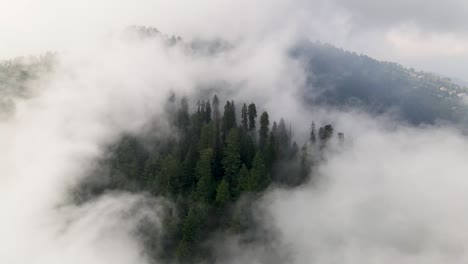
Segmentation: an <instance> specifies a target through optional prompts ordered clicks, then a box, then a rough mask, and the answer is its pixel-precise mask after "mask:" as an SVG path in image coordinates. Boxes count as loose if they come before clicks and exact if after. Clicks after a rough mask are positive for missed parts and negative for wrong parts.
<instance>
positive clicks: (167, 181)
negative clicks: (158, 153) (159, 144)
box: [160, 154, 183, 194]
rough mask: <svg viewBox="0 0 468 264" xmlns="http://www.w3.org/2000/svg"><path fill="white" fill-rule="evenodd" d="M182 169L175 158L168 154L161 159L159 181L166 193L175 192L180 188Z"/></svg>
mask: <svg viewBox="0 0 468 264" xmlns="http://www.w3.org/2000/svg"><path fill="white" fill-rule="evenodd" d="M182 172H183V171H182V170H181V166H180V164H179V162H178V161H177V159H175V158H174V156H172V155H170V154H169V155H168V156H167V157H166V158H164V159H163V161H162V164H161V181H160V185H161V186H163V190H164V191H165V192H166V193H170V194H176V193H178V191H179V190H180V189H181V187H182V185H183V182H182V180H181V178H182V175H183V174H182Z"/></svg>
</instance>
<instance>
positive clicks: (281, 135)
mask: <svg viewBox="0 0 468 264" xmlns="http://www.w3.org/2000/svg"><path fill="white" fill-rule="evenodd" d="M289 142H290V140H289V135H288V131H287V129H286V123H285V122H284V120H283V118H281V120H280V123H279V126H278V145H279V152H280V154H281V157H282V158H284V157H286V155H287V153H288V152H289Z"/></svg>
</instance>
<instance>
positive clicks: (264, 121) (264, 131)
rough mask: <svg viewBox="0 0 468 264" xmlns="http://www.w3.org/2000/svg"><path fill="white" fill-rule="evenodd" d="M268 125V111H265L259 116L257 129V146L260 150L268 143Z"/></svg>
mask: <svg viewBox="0 0 468 264" xmlns="http://www.w3.org/2000/svg"><path fill="white" fill-rule="evenodd" d="M269 125H270V121H269V120H268V113H267V112H266V111H265V112H263V113H262V115H261V116H260V129H259V131H258V136H259V139H258V146H259V149H260V150H262V151H264V150H265V147H266V145H267V143H268V132H269V130H270V128H269Z"/></svg>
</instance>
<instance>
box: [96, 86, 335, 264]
mask: <svg viewBox="0 0 468 264" xmlns="http://www.w3.org/2000/svg"><path fill="white" fill-rule="evenodd" d="M169 104H173V105H175V104H180V105H179V106H178V107H176V108H175V107H174V108H175V109H176V110H175V111H171V112H170V113H169V114H168V116H169V119H170V124H171V126H172V129H173V131H175V133H174V135H173V136H171V137H169V138H165V139H164V140H161V139H159V140H158V142H156V143H153V144H152V145H153V146H150V147H149V146H147V144H146V143H145V141H144V140H142V139H141V138H139V137H137V136H132V135H125V136H123V137H122V138H121V140H120V141H119V142H118V143H117V144H115V145H114V146H112V147H111V148H110V158H108V159H107V160H106V162H107V164H108V167H109V170H110V173H109V175H110V180H109V182H108V184H107V185H106V186H105V188H103V189H106V190H108V189H120V190H130V191H135V192H142V191H144V192H147V193H150V194H151V195H154V196H162V197H166V198H167V199H169V200H171V201H172V202H173V204H174V206H173V207H171V209H170V210H168V212H167V214H166V216H165V219H164V223H163V229H162V230H163V232H162V234H160V233H158V232H156V231H155V230H153V231H154V232H151V231H150V230H152V228H151V227H150V226H145V227H143V230H142V234H143V236H144V237H145V241H146V245H147V248H148V252H149V254H151V255H152V256H153V257H154V258H155V259H159V260H161V259H162V260H166V261H168V262H174V261H175V260H176V259H177V260H178V261H179V262H181V263H183V262H193V261H194V260H195V259H207V258H209V257H210V256H211V252H210V250H209V248H206V247H204V246H203V243H201V242H202V241H205V240H206V239H207V238H209V236H210V235H211V234H213V233H214V232H217V231H224V232H232V233H237V234H241V233H247V232H249V230H252V229H253V228H255V226H254V223H253V220H252V218H251V216H250V215H249V213H248V212H249V203H244V204H243V205H239V204H240V203H239V200H240V199H241V198H242V197H249V199H251V200H252V199H255V197H258V196H259V195H260V194H261V193H262V191H264V190H265V189H266V188H268V186H269V185H270V184H272V183H274V184H278V185H284V186H291V187H293V186H297V185H300V184H302V183H303V182H305V181H307V180H308V177H309V175H310V172H311V168H312V166H313V164H314V160H316V159H314V158H313V156H314V155H318V153H320V151H321V150H323V148H325V147H326V146H327V144H328V142H329V141H330V140H331V139H332V138H333V137H334V128H333V127H332V126H331V125H325V126H323V127H320V128H318V130H317V129H316V127H315V124H314V123H312V126H311V129H310V137H309V138H308V139H307V140H306V141H307V142H306V143H305V144H304V145H303V146H302V147H301V148H299V146H298V144H297V143H296V142H295V141H293V138H292V128H291V125H289V127H288V125H287V123H286V121H285V120H283V119H280V121H279V122H276V121H273V122H272V121H271V120H270V116H269V114H268V112H267V111H263V112H262V113H258V112H257V111H258V108H257V106H256V105H255V104H254V103H250V104H245V103H244V104H242V105H241V108H240V112H239V113H240V115H239V120H238V114H237V113H238V112H237V110H236V104H235V103H234V101H227V102H226V103H225V104H224V107H223V108H221V105H220V100H219V98H218V97H217V96H216V95H215V96H214V97H213V98H212V100H207V101H199V102H198V103H197V105H196V110H195V111H193V112H190V110H189V104H188V100H187V99H186V98H182V99H181V100H179V101H178V102H177V100H175V98H174V97H173V98H171V100H169ZM257 118H258V120H257ZM339 138H340V139H341V140H343V138H344V136H343V134H342V133H339ZM161 237H162V239H161ZM156 241H158V242H156ZM161 241H162V243H161Z"/></svg>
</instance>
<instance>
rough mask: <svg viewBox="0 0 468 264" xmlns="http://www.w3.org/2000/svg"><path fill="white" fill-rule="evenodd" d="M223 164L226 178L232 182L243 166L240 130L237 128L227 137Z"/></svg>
mask: <svg viewBox="0 0 468 264" xmlns="http://www.w3.org/2000/svg"><path fill="white" fill-rule="evenodd" d="M222 164H223V168H224V175H225V178H226V179H227V180H228V182H231V181H232V180H233V179H234V178H235V177H236V176H237V173H238V172H239V169H240V166H241V159H240V146H239V132H238V130H237V128H232V129H231V131H230V132H229V135H228V137H227V139H226V147H225V148H224V158H223V160H222Z"/></svg>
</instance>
